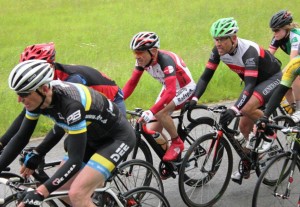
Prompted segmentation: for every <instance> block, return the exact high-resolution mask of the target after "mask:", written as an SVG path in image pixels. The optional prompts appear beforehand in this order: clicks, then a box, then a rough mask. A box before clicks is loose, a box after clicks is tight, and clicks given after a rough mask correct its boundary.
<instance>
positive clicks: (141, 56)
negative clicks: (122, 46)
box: [133, 50, 151, 67]
mask: <svg viewBox="0 0 300 207" xmlns="http://www.w3.org/2000/svg"><path fill="white" fill-rule="evenodd" d="M133 55H134V58H135V59H136V61H137V64H138V66H142V67H145V66H146V65H147V64H148V63H149V62H150V60H151V55H150V54H149V52H148V51H147V50H146V51H139V50H134V51H133Z"/></svg>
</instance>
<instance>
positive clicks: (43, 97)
mask: <svg viewBox="0 0 300 207" xmlns="http://www.w3.org/2000/svg"><path fill="white" fill-rule="evenodd" d="M35 92H37V94H39V95H40V96H41V97H42V102H41V104H40V105H39V106H38V107H37V108H38V109H39V108H40V107H41V106H42V105H43V104H44V102H45V100H46V96H45V95H43V94H42V93H41V92H40V91H39V90H36V91H35Z"/></svg>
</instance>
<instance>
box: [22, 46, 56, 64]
mask: <svg viewBox="0 0 300 207" xmlns="http://www.w3.org/2000/svg"><path fill="white" fill-rule="evenodd" d="M32 59H38V60H46V61H47V62H48V63H51V64H52V63H53V62H54V61H55V48H54V43H53V42H49V43H42V44H35V45H30V46H27V47H26V48H25V50H24V51H23V52H22V54H21V57H20V62H23V61H25V60H32Z"/></svg>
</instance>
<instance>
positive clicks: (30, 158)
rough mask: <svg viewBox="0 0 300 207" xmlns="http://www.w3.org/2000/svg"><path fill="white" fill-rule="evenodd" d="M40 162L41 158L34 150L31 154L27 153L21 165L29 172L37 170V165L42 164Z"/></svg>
mask: <svg viewBox="0 0 300 207" xmlns="http://www.w3.org/2000/svg"><path fill="white" fill-rule="evenodd" d="M42 160H43V157H42V156H40V155H39V154H38V153H37V152H36V151H35V150H33V151H32V152H29V153H28V154H27V155H26V156H25V159H24V163H23V165H24V166H25V167H26V168H29V169H31V170H35V169H37V167H38V166H39V164H40V163H41V162H42Z"/></svg>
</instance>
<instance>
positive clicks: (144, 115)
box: [138, 110, 154, 123]
mask: <svg viewBox="0 0 300 207" xmlns="http://www.w3.org/2000/svg"><path fill="white" fill-rule="evenodd" d="M153 117H154V115H153V113H152V111H150V110H147V111H144V112H143V113H142V116H141V118H139V120H138V122H142V121H143V120H144V121H145V122H147V123H148V122H150V121H151V120H152V119H153Z"/></svg>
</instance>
